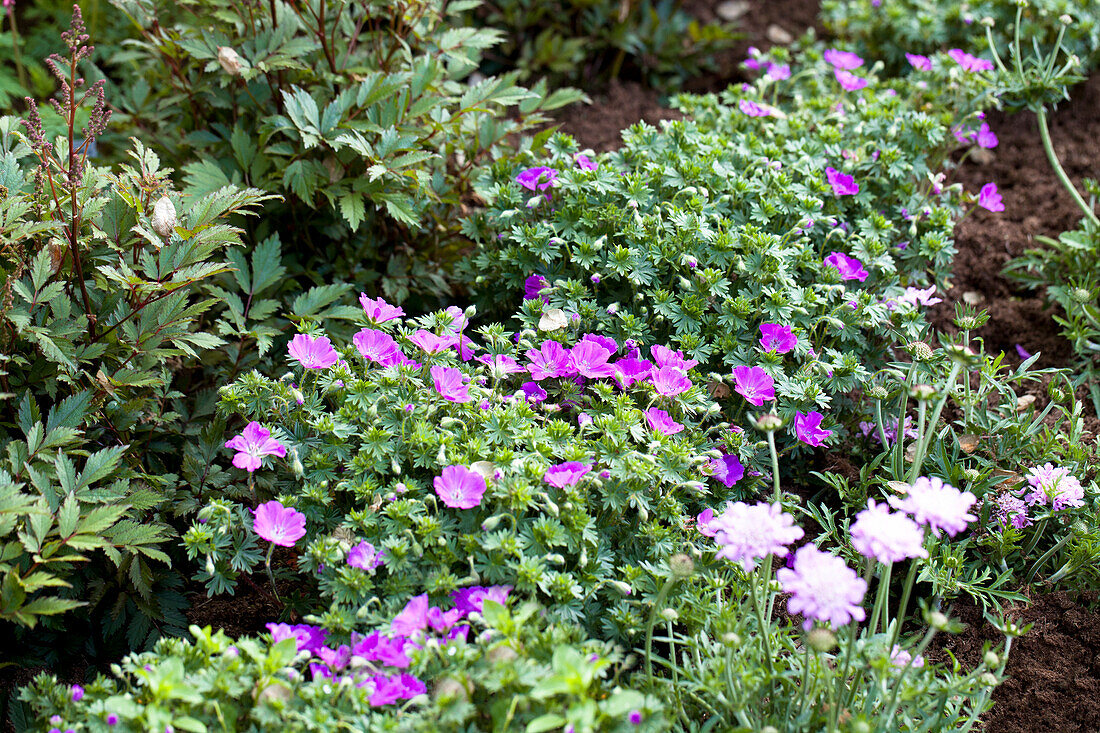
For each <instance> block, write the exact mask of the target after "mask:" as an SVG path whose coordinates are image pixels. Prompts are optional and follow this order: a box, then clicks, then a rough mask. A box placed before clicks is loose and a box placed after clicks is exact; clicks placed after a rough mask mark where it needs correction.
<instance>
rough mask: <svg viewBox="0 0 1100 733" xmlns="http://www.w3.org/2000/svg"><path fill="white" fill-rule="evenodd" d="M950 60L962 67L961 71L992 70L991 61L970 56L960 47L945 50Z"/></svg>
mask: <svg viewBox="0 0 1100 733" xmlns="http://www.w3.org/2000/svg"><path fill="white" fill-rule="evenodd" d="M947 55H948V56H950V57H951V60H952V61H954V62H955V63H956V64H958V65H959V66H961V67H962V68H963V71H972V72H977V71H993V62H992V61H986V60H985V59H982V58H978V57H977V56H971V55H970V54H968V53H966V52H965V51H963V50H962V49H961V48H953V49H951V50H950V51H948V52H947Z"/></svg>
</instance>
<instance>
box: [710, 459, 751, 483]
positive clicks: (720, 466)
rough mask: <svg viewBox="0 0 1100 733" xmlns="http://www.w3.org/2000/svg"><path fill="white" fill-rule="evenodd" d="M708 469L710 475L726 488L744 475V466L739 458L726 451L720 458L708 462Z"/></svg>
mask: <svg viewBox="0 0 1100 733" xmlns="http://www.w3.org/2000/svg"><path fill="white" fill-rule="evenodd" d="M710 470H711V474H710V475H711V476H713V477H714V478H715V480H717V481H719V482H721V483H723V484H725V485H726V487H727V488H732V487H733V485H734V484H735V483H737V482H738V481H740V480H741V479H742V477H744V475H745V467H744V466H743V465H741V459H740V458H738V457H737V456H731V455H729V454H726V453H723V454H722V456H721V458H718V459H717V460H714V461H711V462H710Z"/></svg>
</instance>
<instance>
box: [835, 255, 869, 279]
mask: <svg viewBox="0 0 1100 733" xmlns="http://www.w3.org/2000/svg"><path fill="white" fill-rule="evenodd" d="M825 265H826V267H831V268H833V269H834V270H836V271H837V272H839V273H840V279H841V280H859V281H860V282H863V281H864V280H866V279H867V271H866V270H864V269H863V263H862V262H860V261H859V260H857V259H856V258H855V257H849V256H848V255H846V254H844V253H843V252H833V253H832V254H830V255H829V256H828V257H826V258H825Z"/></svg>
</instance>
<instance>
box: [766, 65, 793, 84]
mask: <svg viewBox="0 0 1100 733" xmlns="http://www.w3.org/2000/svg"><path fill="white" fill-rule="evenodd" d="M766 76H767V77H768V79H770V80H771V81H784V80H786V79H790V78H791V67H790V65H789V64H773V63H769V64H768V73H767V74H766Z"/></svg>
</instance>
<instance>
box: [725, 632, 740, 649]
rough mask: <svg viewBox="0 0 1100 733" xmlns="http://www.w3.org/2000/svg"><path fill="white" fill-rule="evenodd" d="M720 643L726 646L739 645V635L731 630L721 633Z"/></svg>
mask: <svg viewBox="0 0 1100 733" xmlns="http://www.w3.org/2000/svg"><path fill="white" fill-rule="evenodd" d="M722 643H723V644H725V645H726V646H740V645H741V637H740V636H738V635H737V634H736V633H734V632H732V631H727V632H726V633H724V634H722Z"/></svg>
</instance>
